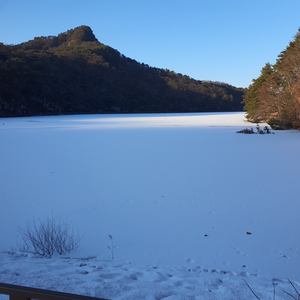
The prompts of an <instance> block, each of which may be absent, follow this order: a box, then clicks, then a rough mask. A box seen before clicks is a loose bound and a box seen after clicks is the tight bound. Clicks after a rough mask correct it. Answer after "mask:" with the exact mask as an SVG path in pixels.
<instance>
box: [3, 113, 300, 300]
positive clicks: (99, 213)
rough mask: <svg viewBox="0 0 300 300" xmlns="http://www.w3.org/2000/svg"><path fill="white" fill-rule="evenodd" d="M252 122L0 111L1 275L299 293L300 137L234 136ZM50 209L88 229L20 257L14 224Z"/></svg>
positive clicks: (90, 291)
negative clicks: (56, 251)
mask: <svg viewBox="0 0 300 300" xmlns="http://www.w3.org/2000/svg"><path fill="white" fill-rule="evenodd" d="M265 125H266V124H261V125H260V126H261V127H264V126H265ZM255 126H256V125H255V124H250V123H247V122H246V121H245V118H244V113H243V112H238V113H197V114H137V115H78V116H49V117H24V118H2V119H0V140H1V147H0V157H1V168H0V185H1V186H0V187H1V188H0V200H1V210H0V282H3V283H10V284H17V285H25V286H30V287H36V288H44V289H50V290H57V291H61V292H69V293H76V294H82V295H89V296H93V297H102V298H107V299H117V300H121V299H122V300H123V299H149V300H150V299H153V300H160V299H164V300H176V299H228V300H229V299H230V300H232V299H247V300H248V299H256V298H255V296H254V295H253V294H252V292H251V291H250V289H249V288H248V287H247V286H246V283H245V282H244V279H245V280H246V281H247V283H248V284H249V285H250V286H251V288H252V289H253V291H254V292H255V293H256V295H257V296H258V297H259V298H260V299H273V286H275V288H276V299H277V300H280V299H293V298H292V297H291V296H289V295H288V294H286V293H285V292H288V293H290V294H291V295H293V296H294V297H296V298H297V296H296V292H295V291H294V289H293V287H292V286H291V285H290V284H289V282H288V280H287V279H290V280H291V281H292V282H293V283H294V285H295V287H296V288H297V289H298V290H299V291H300V286H299V284H300V217H299V215H300V185H299V170H300V156H299V149H300V132H297V131H292V130H290V131H276V132H275V134H264V135H260V134H253V135H246V134H237V133H236V131H237V130H241V129H244V128H246V127H248V128H250V127H255ZM52 214H53V216H54V217H55V218H56V219H58V220H63V221H66V222H72V224H73V226H74V229H78V230H79V233H80V234H81V235H84V236H83V238H82V240H81V243H80V247H79V248H77V249H76V250H74V251H73V252H71V253H70V254H66V255H62V256H60V255H55V256H54V257H52V258H44V257H38V256H34V255H33V254H28V253H21V252H19V251H17V250H18V249H17V243H20V242H21V239H20V234H19V231H18V227H21V228H24V227H25V226H26V224H27V222H28V221H32V220H39V219H40V220H44V219H46V218H47V216H48V217H49V216H51V215H52ZM250 233H251V234H250ZM108 235H112V236H113V241H114V244H115V246H116V248H115V249H114V250H115V259H112V258H111V251H110V249H108V246H110V245H111V241H110V240H109V239H108ZM0 299H8V296H4V295H2V296H0Z"/></svg>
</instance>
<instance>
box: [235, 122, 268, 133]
mask: <svg viewBox="0 0 300 300" xmlns="http://www.w3.org/2000/svg"><path fill="white" fill-rule="evenodd" d="M236 133H245V134H265V133H266V134H270V133H272V134H274V132H271V130H270V128H269V127H268V126H265V127H264V128H263V129H261V128H260V127H259V125H258V124H257V125H256V132H254V130H253V128H250V129H248V128H245V129H243V130H240V131H237V132H236Z"/></svg>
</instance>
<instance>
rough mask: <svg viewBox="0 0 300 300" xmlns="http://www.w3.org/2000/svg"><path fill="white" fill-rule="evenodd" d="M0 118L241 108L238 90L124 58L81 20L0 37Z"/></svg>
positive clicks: (242, 92) (239, 91)
mask: <svg viewBox="0 0 300 300" xmlns="http://www.w3.org/2000/svg"><path fill="white" fill-rule="evenodd" d="M0 84H1V86H0V116H12V115H14V116H20V115H37V114H40V115H44V114H73V113H127V112H196V111H199V112H201V111H237V110H242V107H243V105H242V104H241V101H242V96H243V94H244V90H243V89H237V88H235V87H233V86H230V85H228V84H224V83H219V82H206V81H198V80H194V79H192V78H190V77H188V76H184V75H182V74H177V73H175V72H173V71H170V70H167V69H158V68H152V67H149V66H148V65H146V64H143V63H142V64H141V63H138V62H136V61H135V60H133V59H130V58H127V57H125V56H124V55H122V54H120V52H118V51H117V50H115V49H112V48H111V47H109V46H106V45H104V44H102V43H100V42H99V41H98V40H97V39H96V38H95V36H94V34H93V32H92V30H91V29H90V28H89V27H88V26H81V27H78V28H75V29H72V30H69V31H67V32H65V33H61V34H59V35H58V36H49V37H39V38H34V39H33V40H31V41H28V42H26V43H22V44H19V45H4V44H1V43H0Z"/></svg>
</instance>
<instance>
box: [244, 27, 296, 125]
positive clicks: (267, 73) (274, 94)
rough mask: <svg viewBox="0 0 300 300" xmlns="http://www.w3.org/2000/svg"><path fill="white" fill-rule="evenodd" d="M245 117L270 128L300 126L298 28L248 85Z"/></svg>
mask: <svg viewBox="0 0 300 300" xmlns="http://www.w3.org/2000/svg"><path fill="white" fill-rule="evenodd" d="M244 103H245V108H244V109H245V110H247V118H248V119H249V120H250V121H252V122H260V121H265V122H268V123H269V124H270V125H271V127H272V128H273V129H288V128H300V29H299V30H298V32H297V34H296V35H295V37H294V39H293V40H292V41H291V42H290V43H289V45H288V46H287V47H286V49H285V50H284V51H282V52H281V53H280V54H279V55H278V59H277V61H276V63H275V64H274V65H271V64H270V63H267V64H266V65H265V66H264V67H263V68H262V70H261V74H260V76H259V77H258V78H257V79H254V80H253V83H252V84H251V85H250V86H249V88H248V91H247V93H246V96H245V99H244Z"/></svg>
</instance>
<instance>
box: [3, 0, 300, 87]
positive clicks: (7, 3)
mask: <svg viewBox="0 0 300 300" xmlns="http://www.w3.org/2000/svg"><path fill="white" fill-rule="evenodd" d="M81 25H88V26H90V27H91V28H92V30H93V32H94V34H95V36H96V38H97V39H98V40H99V41H100V42H101V43H103V44H106V45H109V46H111V47H113V48H115V49H117V50H118V51H120V52H121V53H122V54H124V55H125V56H127V57H130V58H132V59H135V60H137V61H138V62H141V63H142V62H143V63H145V64H148V65H150V66H152V67H157V68H167V69H170V70H173V71H175V72H177V73H182V74H184V75H188V76H190V77H193V78H195V79H199V80H212V81H222V82H226V83H229V84H231V85H234V86H237V87H247V86H249V84H251V82H252V79H253V78H257V77H258V76H259V74H260V70H261V68H262V67H263V66H264V65H265V63H267V62H270V63H272V64H273V63H275V61H276V58H277V55H278V54H279V53H280V52H281V51H282V50H284V49H285V47H286V46H287V45H288V43H289V42H290V41H291V40H292V39H293V36H294V35H295V34H296V32H297V30H298V28H299V27H300V0H285V1H283V0H227V1H225V0H206V1H203V0H181V1H178V0H51V1H46V0H0V26H1V27H0V28H1V30H0V42H2V43H4V44H19V43H22V42H26V41H28V40H30V39H33V38H34V37H37V36H49V35H58V34H59V33H62V32H65V31H67V30H69V29H73V28H75V27H77V26H81Z"/></svg>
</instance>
